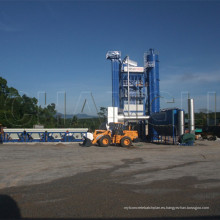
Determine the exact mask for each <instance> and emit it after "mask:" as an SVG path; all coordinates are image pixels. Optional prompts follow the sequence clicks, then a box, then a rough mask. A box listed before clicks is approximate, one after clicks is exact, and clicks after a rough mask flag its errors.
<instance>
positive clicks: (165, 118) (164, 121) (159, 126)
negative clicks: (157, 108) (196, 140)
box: [149, 109, 180, 136]
mask: <svg viewBox="0 0 220 220" xmlns="http://www.w3.org/2000/svg"><path fill="white" fill-rule="evenodd" d="M179 111H180V109H165V110H162V111H161V112H158V113H153V114H152V115H151V118H150V120H149V124H150V125H151V126H152V128H153V129H155V131H156V132H157V134H158V135H162V136H173V135H175V136H176V135H177V129H178V112H179Z"/></svg>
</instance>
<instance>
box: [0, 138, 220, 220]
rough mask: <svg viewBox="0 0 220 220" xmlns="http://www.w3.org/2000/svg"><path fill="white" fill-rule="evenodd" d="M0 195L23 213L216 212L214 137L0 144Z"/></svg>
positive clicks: (219, 154)
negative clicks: (181, 141)
mask: <svg viewBox="0 0 220 220" xmlns="http://www.w3.org/2000/svg"><path fill="white" fill-rule="evenodd" d="M0 194H7V195H9V196H10V197H11V198H12V199H14V200H15V201H16V203H17V205H18V207H19V210H20V213H21V216H22V217H26V218H27V217H28V218H79V217H83V218H116V217H118V218H122V217H123V218H128V217H129V218H134V217H135V218H136V217H141V218H151V217H156V218H158V217H160V218H164V217H189V218H192V217H193V216H194V217H201V216H207V217H213V216H215V217H216V219H217V218H218V217H219V216H220V209H219V207H220V142H218V141H197V142H196V144H195V146H185V147H183V146H175V145H161V144H150V143H136V144H134V146H132V147H130V148H122V147H117V146H110V147H106V148H102V147H98V146H92V147H88V148H87V147H81V146H79V144H78V143H56V144H52V143H44V144H38V143H33V144H32V143H29V144H23V143H19V144H11V143H10V144H3V145H1V146H0Z"/></svg>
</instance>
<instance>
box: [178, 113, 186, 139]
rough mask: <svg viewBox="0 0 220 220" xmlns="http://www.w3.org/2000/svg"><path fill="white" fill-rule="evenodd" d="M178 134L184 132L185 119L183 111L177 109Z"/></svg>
mask: <svg viewBox="0 0 220 220" xmlns="http://www.w3.org/2000/svg"><path fill="white" fill-rule="evenodd" d="M177 123H178V135H179V136H181V135H183V134H184V133H185V120H184V111H183V110H179V111H178V122H177Z"/></svg>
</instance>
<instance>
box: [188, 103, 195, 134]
mask: <svg viewBox="0 0 220 220" xmlns="http://www.w3.org/2000/svg"><path fill="white" fill-rule="evenodd" d="M188 112H189V122H188V123H189V132H190V133H194V132H195V116H194V101H193V99H188Z"/></svg>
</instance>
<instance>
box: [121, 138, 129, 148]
mask: <svg viewBox="0 0 220 220" xmlns="http://www.w3.org/2000/svg"><path fill="white" fill-rule="evenodd" d="M121 146H122V147H130V146H131V138H129V137H123V138H122V139H121Z"/></svg>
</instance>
